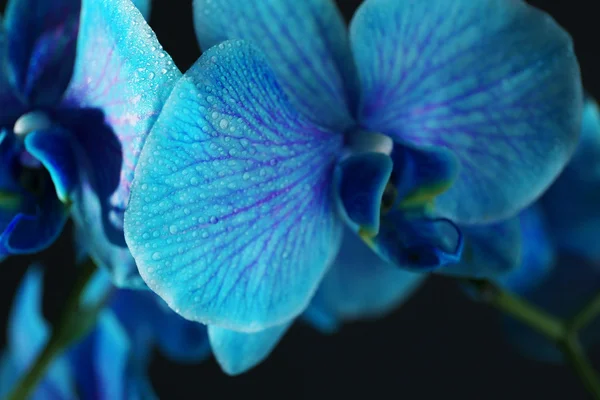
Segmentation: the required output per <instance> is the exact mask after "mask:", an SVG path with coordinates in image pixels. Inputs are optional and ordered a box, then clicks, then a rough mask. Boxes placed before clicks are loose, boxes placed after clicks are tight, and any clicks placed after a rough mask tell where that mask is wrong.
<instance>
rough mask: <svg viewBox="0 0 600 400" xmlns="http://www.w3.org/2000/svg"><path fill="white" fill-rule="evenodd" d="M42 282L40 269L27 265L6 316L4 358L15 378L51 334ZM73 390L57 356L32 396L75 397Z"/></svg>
mask: <svg viewBox="0 0 600 400" xmlns="http://www.w3.org/2000/svg"><path fill="white" fill-rule="evenodd" d="M42 284H43V276H42V272H41V269H40V268H37V267H32V268H30V269H29V270H28V271H27V274H26V275H25V278H24V280H23V282H22V283H21V285H20V287H19V289H18V291H17V295H16V298H15V301H14V305H13V309H12V311H11V314H10V317H9V324H8V327H9V329H8V335H7V339H8V340H7V342H8V350H7V352H6V353H5V357H6V358H5V360H7V361H5V362H9V363H10V364H11V368H12V371H13V374H12V377H13V379H18V377H20V376H21V375H22V374H24V373H25V372H26V371H27V370H28V368H30V366H31V363H32V362H33V360H34V359H35V357H37V355H38V353H39V352H40V351H41V349H42V347H43V346H44V344H45V343H46V341H47V340H48V337H49V334H50V332H49V326H48V324H47V323H46V321H44V319H43V316H42V309H41V307H42ZM8 360H10V361H8ZM14 383H16V382H11V383H10V385H13V384H14ZM2 389H4V387H3V388H2ZM72 390H73V382H72V381H71V376H70V374H69V369H68V365H67V364H66V362H65V360H63V359H57V360H56V361H54V362H53V363H52V364H51V365H50V367H49V369H48V372H47V374H46V376H45V377H44V379H43V380H42V382H41V383H40V384H39V386H38V387H37V388H36V390H35V392H34V394H33V396H32V398H33V399H36V400H37V399H39V400H43V399H52V398H57V399H75V396H74V393H73V391H72Z"/></svg>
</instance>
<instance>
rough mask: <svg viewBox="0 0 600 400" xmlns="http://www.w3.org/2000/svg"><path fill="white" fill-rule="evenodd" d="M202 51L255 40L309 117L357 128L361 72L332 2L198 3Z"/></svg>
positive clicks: (232, 0) (229, 0)
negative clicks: (234, 41)
mask: <svg viewBox="0 0 600 400" xmlns="http://www.w3.org/2000/svg"><path fill="white" fill-rule="evenodd" d="M194 23H195V27H196V35H197V37H198V41H199V42H200V46H201V47H202V50H204V51H206V50H208V48H210V47H211V46H214V45H216V44H218V43H220V42H222V41H224V40H228V39H242V40H246V41H249V42H252V43H253V44H254V45H256V46H257V47H258V48H259V49H260V50H262V51H263V53H264V54H265V56H266V58H267V61H268V63H269V65H270V66H271V68H273V70H274V71H275V75H276V76H277V78H278V81H279V83H280V85H281V86H282V87H283V89H284V90H285V91H286V94H287V95H288V96H289V97H290V99H291V101H292V103H294V105H295V106H296V107H297V109H298V110H299V111H301V112H302V113H303V114H304V116H306V117H307V118H311V119H313V121H314V122H316V123H319V124H323V125H325V126H327V127H329V128H333V129H337V130H340V131H342V130H344V128H347V127H348V126H349V125H350V124H353V122H352V121H353V120H352V114H353V112H354V106H355V104H354V103H355V98H356V94H355V91H356V73H355V68H354V63H353V61H352V55H351V52H350V47H349V43H348V35H347V29H346V26H345V24H344V21H343V19H342V17H341V15H340V13H339V11H338V10H337V8H336V5H335V3H334V2H333V1H331V0H303V1H296V0H267V1H259V2H256V1H254V2H253V1H245V0H194Z"/></svg>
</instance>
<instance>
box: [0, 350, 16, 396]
mask: <svg viewBox="0 0 600 400" xmlns="http://www.w3.org/2000/svg"><path fill="white" fill-rule="evenodd" d="M18 378H19V377H18V375H17V373H16V371H15V365H14V361H13V359H12V357H11V355H10V353H9V352H7V351H3V352H1V353H0V396H2V398H4V397H5V396H6V395H8V393H9V391H10V390H12V387H13V385H14V384H15V383H16V382H17V379H18Z"/></svg>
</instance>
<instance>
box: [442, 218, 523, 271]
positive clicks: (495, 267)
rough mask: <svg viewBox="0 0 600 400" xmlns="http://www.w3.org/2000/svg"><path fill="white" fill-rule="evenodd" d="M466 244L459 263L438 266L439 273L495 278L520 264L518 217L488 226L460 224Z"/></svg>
mask: <svg viewBox="0 0 600 400" xmlns="http://www.w3.org/2000/svg"><path fill="white" fill-rule="evenodd" d="M460 229H461V231H462V232H463V234H464V235H465V247H464V251H463V254H462V257H461V260H460V263H458V264H455V265H449V266H447V267H444V268H441V269H440V270H439V271H440V272H441V273H442V274H446V275H453V276H460V277H468V278H478V279H496V278H500V277H502V276H504V275H506V274H510V273H511V272H512V271H515V270H516V269H518V268H519V267H520V266H521V262H522V248H521V247H522V246H521V241H522V237H521V224H520V222H519V218H518V217H514V218H511V219H508V220H506V221H503V222H497V223H495V224H489V225H471V226H461V227H460Z"/></svg>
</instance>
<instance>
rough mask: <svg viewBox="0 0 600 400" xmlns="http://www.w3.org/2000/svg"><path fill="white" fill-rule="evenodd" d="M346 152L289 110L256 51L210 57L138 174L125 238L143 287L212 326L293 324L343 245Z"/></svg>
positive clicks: (215, 51)
mask: <svg viewBox="0 0 600 400" xmlns="http://www.w3.org/2000/svg"><path fill="white" fill-rule="evenodd" d="M341 146H342V137H341V135H339V134H335V133H333V132H331V131H328V130H325V129H321V128H319V127H317V126H315V125H314V124H312V123H311V122H310V121H308V120H307V119H305V118H303V117H302V116H300V115H299V114H298V113H296V112H295V111H294V109H293V108H292V106H291V105H290V104H289V103H288V101H287V99H286V97H285V95H284V93H283V92H282V90H281V88H280V87H279V86H278V85H277V83H276V81H275V77H274V75H273V73H272V71H271V70H270V69H269V68H268V66H267V64H266V61H265V60H264V59H263V58H262V57H260V55H259V53H258V52H257V51H255V50H254V49H253V48H252V47H251V46H249V45H248V44H246V43H244V42H240V41H230V42H225V43H222V44H220V45H218V46H215V47H213V48H212V49H211V50H209V51H207V52H206V53H205V54H204V55H203V56H202V57H201V58H200V60H199V61H198V62H197V63H196V64H195V65H194V66H193V67H192V68H191V69H190V70H189V71H188V72H187V73H186V75H185V76H184V78H183V79H182V80H181V81H180V82H179V83H178V85H177V86H176V88H175V90H174V92H173V94H172V96H171V97H170V99H169V101H168V102H167V104H166V105H165V108H164V110H163V112H162V114H161V118H160V119H159V121H158V122H157V123H156V125H155V127H154V129H153V130H152V133H151V135H150V137H149V138H148V141H147V143H146V145H145V146H144V149H143V150H142V155H141V158H140V164H139V166H138V168H137V169H136V179H135V183H134V186H135V187H134V190H133V191H132V196H131V204H130V207H129V209H128V210H127V213H126V219H125V227H126V230H125V233H126V238H127V243H128V244H129V247H130V249H131V252H132V253H133V255H134V257H135V258H136V261H137V263H138V267H139V270H140V273H141V275H142V277H143V278H144V280H145V281H146V283H147V284H148V285H149V286H150V288H151V289H152V290H153V291H155V292H156V293H158V294H159V295H160V296H161V297H162V298H163V299H164V300H165V301H166V302H167V303H168V304H169V306H170V307H172V308H173V309H174V310H175V311H177V312H178V313H180V314H181V315H183V316H184V317H185V318H187V319H190V320H195V321H199V322H202V323H205V324H209V325H210V324H214V325H219V326H222V327H225V328H228V329H233V328H235V329H237V330H246V331H257V330H262V329H264V328H266V327H269V326H273V325H277V324H281V323H283V322H286V321H289V320H290V319H291V318H293V317H294V316H296V315H298V314H299V313H300V312H302V310H303V309H304V307H305V306H306V305H307V304H308V301H309V299H310V297H311V296H312V294H313V293H314V291H315V290H316V288H317V285H318V283H319V281H320V279H321V278H322V276H323V274H324V273H325V271H326V268H327V266H328V265H329V262H330V261H331V260H332V259H333V256H334V255H335V253H336V251H337V246H338V244H339V240H340V236H341V221H340V220H339V219H338V218H337V216H336V214H335V212H334V202H333V196H332V189H331V181H332V175H333V167H334V161H335V158H336V156H337V155H338V154H339V153H340V152H341ZM307 249H310V251H307Z"/></svg>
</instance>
